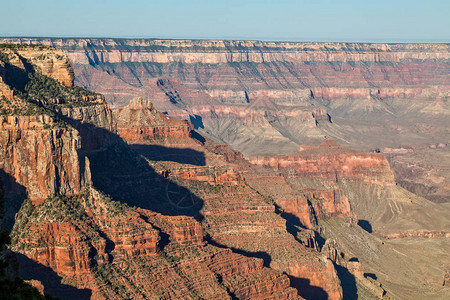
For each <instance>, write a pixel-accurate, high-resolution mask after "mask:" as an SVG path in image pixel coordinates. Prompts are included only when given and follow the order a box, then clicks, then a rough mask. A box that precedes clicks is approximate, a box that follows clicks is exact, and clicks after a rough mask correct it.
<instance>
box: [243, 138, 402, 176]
mask: <svg viewBox="0 0 450 300" xmlns="http://www.w3.org/2000/svg"><path fill="white" fill-rule="evenodd" d="M248 160H249V162H251V163H253V164H256V165H262V166H270V167H272V168H275V169H287V170H288V172H290V174H291V175H296V176H299V177H316V178H321V179H322V181H324V182H325V181H327V182H330V183H332V182H338V181H339V180H340V179H343V178H345V179H349V180H355V179H356V180H362V181H365V182H369V183H376V184H380V185H395V180H394V174H393V173H392V171H391V170H390V168H389V163H388V162H387V160H386V158H385V157H384V155H383V154H373V153H358V152H356V151H351V150H350V149H346V148H344V147H342V146H340V145H339V144H337V143H336V142H334V141H331V140H327V141H325V142H324V143H322V144H321V145H319V146H302V147H300V151H299V152H297V153H294V154H291V155H285V156H275V157H270V156H251V157H248Z"/></svg>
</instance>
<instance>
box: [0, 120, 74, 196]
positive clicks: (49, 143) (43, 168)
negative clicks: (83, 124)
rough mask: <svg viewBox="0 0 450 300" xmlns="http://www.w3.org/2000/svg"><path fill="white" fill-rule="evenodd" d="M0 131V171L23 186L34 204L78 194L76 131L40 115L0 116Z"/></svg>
mask: <svg viewBox="0 0 450 300" xmlns="http://www.w3.org/2000/svg"><path fill="white" fill-rule="evenodd" d="M0 132H1V135H0V145H1V146H0V157H1V158H2V159H1V160H0V168H1V169H3V170H4V171H5V172H6V173H8V174H10V175H11V176H12V177H13V178H15V180H16V181H17V182H18V183H19V184H21V185H23V186H26V187H27V190H28V195H29V197H30V199H31V200H32V201H33V202H34V203H35V204H39V203H41V202H42V201H43V200H44V199H45V198H47V197H48V196H50V195H54V194H56V193H59V192H60V193H64V194H67V195H73V194H75V193H78V192H80V189H81V183H80V170H79V165H78V153H77V150H78V149H79V148H80V143H81V142H80V137H79V135H78V133H77V132H76V131H73V130H68V129H66V128H60V127H57V126H55V125H54V123H53V120H52V118H50V117H49V116H46V115H41V116H0Z"/></svg>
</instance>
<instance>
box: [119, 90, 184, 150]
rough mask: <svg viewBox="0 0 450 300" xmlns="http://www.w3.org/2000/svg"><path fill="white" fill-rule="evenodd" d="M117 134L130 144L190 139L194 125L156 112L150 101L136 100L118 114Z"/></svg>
mask: <svg viewBox="0 0 450 300" xmlns="http://www.w3.org/2000/svg"><path fill="white" fill-rule="evenodd" d="M115 116H116V119H117V133H118V134H119V135H120V136H122V137H123V138H125V139H126V140H127V141H128V142H129V143H139V142H141V143H142V142H144V141H145V140H154V139H167V138H188V137H189V133H190V131H191V130H192V129H193V128H192V125H191V124H190V123H189V122H187V121H185V120H176V119H173V118H169V117H168V116H166V115H164V114H162V113H160V112H158V111H156V110H155V109H154V108H153V105H152V104H151V102H150V101H148V100H145V99H143V98H136V99H134V100H132V101H131V102H130V105H129V106H128V107H126V108H122V109H119V110H118V111H117V112H116V114H115Z"/></svg>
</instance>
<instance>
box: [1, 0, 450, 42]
mask: <svg viewBox="0 0 450 300" xmlns="http://www.w3.org/2000/svg"><path fill="white" fill-rule="evenodd" d="M0 4H1V5H0V7H1V17H0V36H46V37H58V36H61V37H130V38H133V37H143V38H198V39H260V40H291V41H360V42H450V0H421V1H418V0H409V1H407V0H390V1H387V0H371V1H370V0H359V1H356V0H342V1H339V0H334V1H333V0H298V1H294V0H277V1H275V0H240V1H237V0H221V1H215V0H209V1H207V0H184V1H183V0H159V1H153V0H148V1H145V0H127V1H118V0H108V1H107V0H39V1H37V0H0Z"/></svg>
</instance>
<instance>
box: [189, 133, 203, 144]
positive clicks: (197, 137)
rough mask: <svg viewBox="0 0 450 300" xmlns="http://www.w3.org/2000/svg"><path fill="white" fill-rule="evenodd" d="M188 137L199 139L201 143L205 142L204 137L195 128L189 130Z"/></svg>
mask: <svg viewBox="0 0 450 300" xmlns="http://www.w3.org/2000/svg"><path fill="white" fill-rule="evenodd" d="M189 135H190V137H191V138H193V139H195V140H197V141H199V142H200V143H201V144H202V145H203V144H204V143H205V142H206V139H205V138H204V137H203V136H202V135H201V134H199V133H198V132H197V131H195V130H191V132H190V133H189Z"/></svg>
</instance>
